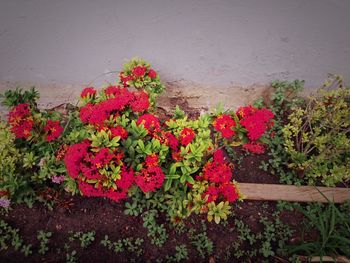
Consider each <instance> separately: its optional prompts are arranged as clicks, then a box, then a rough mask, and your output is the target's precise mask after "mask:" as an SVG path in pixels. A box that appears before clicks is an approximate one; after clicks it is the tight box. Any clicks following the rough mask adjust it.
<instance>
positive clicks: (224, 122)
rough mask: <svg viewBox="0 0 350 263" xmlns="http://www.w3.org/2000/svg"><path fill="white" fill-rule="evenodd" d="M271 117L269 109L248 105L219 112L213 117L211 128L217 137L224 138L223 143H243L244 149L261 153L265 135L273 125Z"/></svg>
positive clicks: (272, 115) (234, 144)
mask: <svg viewBox="0 0 350 263" xmlns="http://www.w3.org/2000/svg"><path fill="white" fill-rule="evenodd" d="M273 118H274V114H273V113H272V112H271V111H270V110H268V109H265V108H263V109H258V108H255V107H253V106H251V105H249V106H245V107H240V108H239V109H238V110H237V111H236V112H230V113H228V114H223V113H219V114H218V115H217V116H215V117H214V121H213V128H214V130H215V131H216V132H217V133H218V135H219V136H218V139H220V137H221V138H223V139H224V141H223V144H225V145H231V146H232V145H233V146H237V145H243V149H245V150H246V151H248V152H251V153H256V154H261V153H264V152H265V148H264V144H265V141H266V138H265V137H266V136H265V135H266V134H267V133H268V132H269V130H270V128H271V127H272V126H273V125H274V123H273V121H272V119H273ZM264 136H265V137H264Z"/></svg>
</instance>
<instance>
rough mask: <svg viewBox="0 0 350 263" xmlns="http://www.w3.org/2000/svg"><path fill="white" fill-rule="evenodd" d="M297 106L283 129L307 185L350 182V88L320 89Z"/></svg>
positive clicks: (295, 165)
mask: <svg viewBox="0 0 350 263" xmlns="http://www.w3.org/2000/svg"><path fill="white" fill-rule="evenodd" d="M317 95H318V96H314V97H310V98H309V100H308V103H307V105H306V107H296V108H294V109H293V112H292V113H291V114H290V115H289V116H288V120H289V123H288V124H287V125H285V126H284V128H283V136H284V146H285V149H286V152H287V153H288V155H289V157H290V159H291V162H290V164H289V165H288V166H289V167H290V168H292V169H294V170H295V171H296V172H297V173H298V174H299V176H300V177H302V178H304V179H305V180H306V181H307V182H308V184H315V183H316V182H317V181H318V180H321V182H322V183H323V184H324V185H327V186H334V185H335V184H336V183H339V182H346V181H348V180H349V179H350V137H349V135H350V88H345V87H336V88H335V89H332V90H326V89H320V90H319V91H318V94H317Z"/></svg>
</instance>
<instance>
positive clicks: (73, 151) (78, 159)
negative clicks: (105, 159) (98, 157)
mask: <svg viewBox="0 0 350 263" xmlns="http://www.w3.org/2000/svg"><path fill="white" fill-rule="evenodd" d="M89 147H90V143H89V142H88V141H83V142H81V143H77V144H73V145H71V146H69V148H68V150H67V152H66V155H65V156H64V163H65V165H66V168H67V172H68V174H69V176H70V177H72V178H73V179H77V178H78V176H79V174H80V171H81V169H80V164H81V163H82V161H83V159H84V157H85V156H86V155H87V154H88V148H89Z"/></svg>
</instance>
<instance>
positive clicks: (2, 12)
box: [0, 0, 350, 86]
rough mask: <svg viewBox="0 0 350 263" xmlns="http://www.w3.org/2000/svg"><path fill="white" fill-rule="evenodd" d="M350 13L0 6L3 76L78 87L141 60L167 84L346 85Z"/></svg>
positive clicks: (323, 1)
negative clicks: (327, 81)
mask: <svg viewBox="0 0 350 263" xmlns="http://www.w3.org/2000/svg"><path fill="white" fill-rule="evenodd" d="M349 13H350V1H349V0H307V1H305V0H244V1H243V0H242V1H233V0H211V1H209V0H181V1H176V0H150V1H142V0H139V1H138V0H125V1H121V0H101V1H95V0H90V1H89V0H52V1H50V0H1V1H0V39H1V41H0V80H2V81H3V80H11V81H13V80H22V81H40V82H55V81H57V82H64V83H73V84H84V83H87V82H89V81H91V80H92V79H94V78H95V77H98V76H99V75H100V74H103V73H105V72H108V71H112V70H116V69H119V68H120V66H121V64H122V63H123V61H124V60H125V59H128V58H131V57H133V56H140V57H143V58H145V59H147V60H149V61H150V62H152V63H153V64H154V66H155V67H156V68H158V69H160V72H161V75H162V76H163V78H165V79H167V80H179V79H185V80H190V81H194V82H197V83H205V84H218V85H228V84H230V83H234V84H243V85H250V84H253V83H262V84H264V83H268V82H269V81H271V80H273V79H276V78H283V79H295V78H301V79H306V80H307V85H308V86H317V85H318V84H319V83H320V81H321V80H322V79H323V78H324V77H325V76H326V74H327V73H328V72H337V73H342V74H344V75H345V77H347V79H350V67H349V65H350V44H349V43H350V19H349ZM105 79H108V77H106V76H104V77H100V78H99V80H98V81H101V82H102V81H103V80H105Z"/></svg>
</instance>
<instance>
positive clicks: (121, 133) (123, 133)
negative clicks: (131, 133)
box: [110, 126, 128, 140]
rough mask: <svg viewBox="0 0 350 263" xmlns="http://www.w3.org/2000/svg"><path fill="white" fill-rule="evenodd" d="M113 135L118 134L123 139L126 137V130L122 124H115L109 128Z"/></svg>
mask: <svg viewBox="0 0 350 263" xmlns="http://www.w3.org/2000/svg"><path fill="white" fill-rule="evenodd" d="M110 131H111V133H112V136H113V137H116V136H120V138H121V139H123V140H125V139H127V138H128V131H127V130H126V129H124V128H123V127H122V126H116V127H114V128H110Z"/></svg>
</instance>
